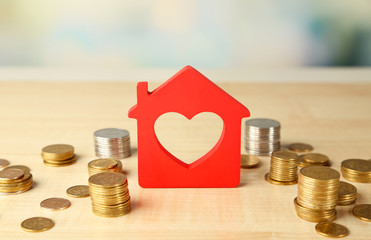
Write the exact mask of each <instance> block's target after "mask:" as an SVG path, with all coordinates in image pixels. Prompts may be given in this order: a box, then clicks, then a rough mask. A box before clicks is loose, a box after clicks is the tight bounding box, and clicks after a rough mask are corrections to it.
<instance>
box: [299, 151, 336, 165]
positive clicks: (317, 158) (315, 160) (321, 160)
mask: <svg viewBox="0 0 371 240" xmlns="http://www.w3.org/2000/svg"><path fill="white" fill-rule="evenodd" d="M301 158H302V160H303V162H305V163H309V164H320V165H323V164H328V163H329V161H330V160H329V158H328V157H327V156H326V155H325V154H321V153H307V154H303V155H301Z"/></svg>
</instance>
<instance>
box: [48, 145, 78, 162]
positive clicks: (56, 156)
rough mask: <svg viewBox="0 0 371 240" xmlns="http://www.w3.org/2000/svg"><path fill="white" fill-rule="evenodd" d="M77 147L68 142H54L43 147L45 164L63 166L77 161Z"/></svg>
mask: <svg viewBox="0 0 371 240" xmlns="http://www.w3.org/2000/svg"><path fill="white" fill-rule="evenodd" d="M74 151H75V149H74V147H73V146H71V145H68V144H53V145H49V146H46V147H44V148H43V149H42V152H41V156H42V158H43V159H44V164H45V165H46V166H49V167H63V166H68V165H71V164H74V163H75V162H76V155H75V153H74Z"/></svg>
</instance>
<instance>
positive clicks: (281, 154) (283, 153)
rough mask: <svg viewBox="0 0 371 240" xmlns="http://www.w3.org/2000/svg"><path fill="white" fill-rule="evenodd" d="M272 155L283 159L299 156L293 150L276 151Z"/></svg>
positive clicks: (292, 158)
mask: <svg viewBox="0 0 371 240" xmlns="http://www.w3.org/2000/svg"><path fill="white" fill-rule="evenodd" d="M272 157H274V158H277V159H282V160H286V161H287V160H294V159H297V158H298V155H297V154H296V153H293V152H289V151H280V150H278V151H274V152H273V153H272Z"/></svg>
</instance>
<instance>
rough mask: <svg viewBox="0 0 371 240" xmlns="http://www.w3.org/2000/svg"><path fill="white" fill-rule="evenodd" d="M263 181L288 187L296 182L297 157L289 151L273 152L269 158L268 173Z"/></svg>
mask: <svg viewBox="0 0 371 240" xmlns="http://www.w3.org/2000/svg"><path fill="white" fill-rule="evenodd" d="M265 180H266V181H267V182H269V183H272V184H277V185H290V184H296V183H297V182H298V155H297V154H296V153H293V152H289V151H275V152H273V153H272V156H271V166H270V171H269V173H267V174H266V175H265Z"/></svg>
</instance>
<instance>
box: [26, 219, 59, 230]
mask: <svg viewBox="0 0 371 240" xmlns="http://www.w3.org/2000/svg"><path fill="white" fill-rule="evenodd" d="M53 226H54V221H53V220H51V219H49V218H44V217H33V218H29V219H26V220H24V221H23V222H22V223H21V228H22V229H23V230H24V231H27V232H43V231H46V230H49V229H51V228H52V227H53Z"/></svg>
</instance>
